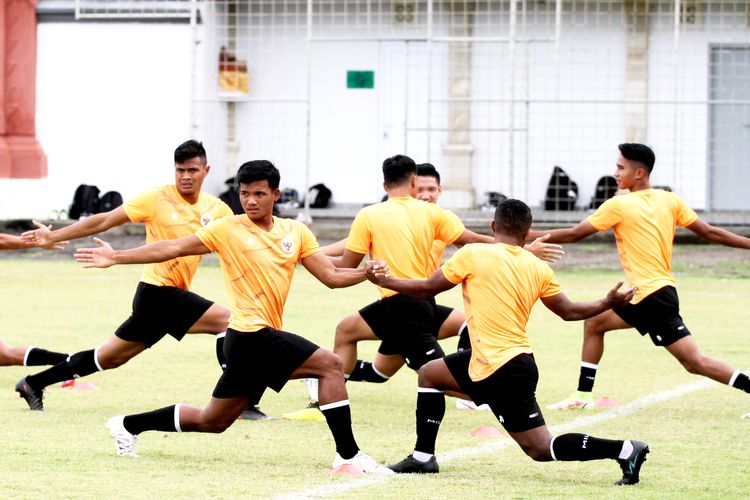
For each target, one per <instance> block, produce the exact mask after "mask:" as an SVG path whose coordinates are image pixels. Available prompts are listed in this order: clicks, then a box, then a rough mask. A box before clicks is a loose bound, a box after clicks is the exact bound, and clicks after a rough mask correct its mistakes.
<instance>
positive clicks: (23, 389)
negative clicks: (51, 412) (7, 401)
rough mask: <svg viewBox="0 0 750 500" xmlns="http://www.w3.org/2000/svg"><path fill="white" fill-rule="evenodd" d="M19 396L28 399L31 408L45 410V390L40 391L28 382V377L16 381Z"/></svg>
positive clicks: (27, 402)
mask: <svg viewBox="0 0 750 500" xmlns="http://www.w3.org/2000/svg"><path fill="white" fill-rule="evenodd" d="M16 392H17V393H18V396H19V397H21V398H23V399H24V400H25V401H26V404H27V405H29V410H34V411H44V401H43V400H44V390H41V391H38V390H36V389H34V388H33V387H31V386H30V385H29V384H28V383H27V382H26V377H24V378H22V379H21V380H19V381H18V382H17V383H16Z"/></svg>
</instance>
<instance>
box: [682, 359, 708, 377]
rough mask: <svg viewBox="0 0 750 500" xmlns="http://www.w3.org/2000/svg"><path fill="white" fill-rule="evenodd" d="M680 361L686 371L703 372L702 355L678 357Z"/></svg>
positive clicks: (697, 373)
mask: <svg viewBox="0 0 750 500" xmlns="http://www.w3.org/2000/svg"><path fill="white" fill-rule="evenodd" d="M680 363H682V366H683V367H684V368H685V370H687V371H688V373H693V374H696V375H699V374H701V373H703V367H704V362H703V356H691V357H686V358H683V359H680Z"/></svg>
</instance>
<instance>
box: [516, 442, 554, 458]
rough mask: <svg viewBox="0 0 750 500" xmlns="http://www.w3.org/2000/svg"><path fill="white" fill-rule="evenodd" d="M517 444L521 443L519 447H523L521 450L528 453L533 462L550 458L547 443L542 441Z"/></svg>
mask: <svg viewBox="0 0 750 500" xmlns="http://www.w3.org/2000/svg"><path fill="white" fill-rule="evenodd" d="M519 444H521V449H523V452H524V453H526V455H528V456H529V458H531V459H532V460H534V461H535V462H548V461H550V460H552V457H551V456H550V453H549V444H546V445H544V443H537V442H531V443H519Z"/></svg>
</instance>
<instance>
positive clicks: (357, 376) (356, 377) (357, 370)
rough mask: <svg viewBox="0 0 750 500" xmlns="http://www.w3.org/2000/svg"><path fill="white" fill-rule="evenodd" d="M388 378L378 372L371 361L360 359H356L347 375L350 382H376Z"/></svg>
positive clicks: (385, 380) (381, 381)
mask: <svg viewBox="0 0 750 500" xmlns="http://www.w3.org/2000/svg"><path fill="white" fill-rule="evenodd" d="M388 379H390V377H386V376H384V375H381V374H380V373H378V372H377V371H376V369H375V366H373V364H372V363H370V362H369V361H363V360H361V359H358V360H357V363H356V364H355V365H354V369H353V370H352V372H351V373H350V374H349V376H348V377H347V380H349V381H350V382H373V383H376V384H382V383H383V382H387V381H388Z"/></svg>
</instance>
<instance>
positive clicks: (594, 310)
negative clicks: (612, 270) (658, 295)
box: [542, 281, 635, 321]
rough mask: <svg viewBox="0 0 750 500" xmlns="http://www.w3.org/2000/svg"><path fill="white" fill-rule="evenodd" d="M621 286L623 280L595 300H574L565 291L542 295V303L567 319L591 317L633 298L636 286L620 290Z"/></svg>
mask: <svg viewBox="0 0 750 500" xmlns="http://www.w3.org/2000/svg"><path fill="white" fill-rule="evenodd" d="M621 287H622V281H618V282H617V284H616V285H615V286H614V288H612V290H610V291H609V292H608V293H607V296H606V297H604V298H602V299H599V300H596V301H593V302H573V301H572V300H570V299H569V298H568V297H566V296H565V294H564V293H558V294H557V295H553V296H551V297H542V303H543V304H544V305H545V306H546V307H547V309H549V310H550V311H552V312H553V313H555V314H557V315H558V316H560V317H561V318H562V319H564V320H565V321H578V320H581V319H586V318H591V317H592V316H596V315H597V314H601V313H603V312H604V311H606V310H607V309H611V308H613V307H622V306H624V305H625V304H627V303H628V302H630V301H631V300H633V295H635V288H628V289H627V290H620V288H621Z"/></svg>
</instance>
